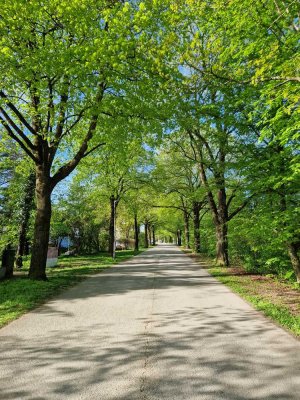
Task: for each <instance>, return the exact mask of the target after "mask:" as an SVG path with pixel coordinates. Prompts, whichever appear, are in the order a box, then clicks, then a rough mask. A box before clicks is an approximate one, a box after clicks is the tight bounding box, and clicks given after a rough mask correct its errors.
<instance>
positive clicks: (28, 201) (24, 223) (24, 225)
mask: <svg viewBox="0 0 300 400" xmlns="http://www.w3.org/2000/svg"><path fill="white" fill-rule="evenodd" d="M34 188H35V173H31V174H30V175H29V177H28V181H27V183H26V186H25V190H24V198H23V204H22V206H21V224H20V230H19V243H18V248H17V253H16V267H17V268H22V266H23V260H22V256H23V255H24V254H25V252H26V246H27V230H28V223H29V218H30V212H31V210H32V208H33V204H34V203H33V200H34Z"/></svg>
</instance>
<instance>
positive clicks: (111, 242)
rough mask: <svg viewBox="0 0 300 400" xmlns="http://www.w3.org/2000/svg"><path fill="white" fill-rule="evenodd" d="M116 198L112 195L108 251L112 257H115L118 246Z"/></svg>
mask: <svg viewBox="0 0 300 400" xmlns="http://www.w3.org/2000/svg"><path fill="white" fill-rule="evenodd" d="M115 225H116V199H115V196H114V195H112V196H111V197H110V221H109V245H108V252H109V254H110V256H111V257H113V258H114V257H115V247H116V237H115V236H116V227H115Z"/></svg>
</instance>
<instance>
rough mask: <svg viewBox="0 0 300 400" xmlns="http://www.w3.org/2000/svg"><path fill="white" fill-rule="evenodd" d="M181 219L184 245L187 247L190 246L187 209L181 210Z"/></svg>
mask: <svg viewBox="0 0 300 400" xmlns="http://www.w3.org/2000/svg"><path fill="white" fill-rule="evenodd" d="M183 219H184V240H185V247H186V248H187V249H190V248H191V244H190V219H189V214H188V212H187V211H184V212H183Z"/></svg>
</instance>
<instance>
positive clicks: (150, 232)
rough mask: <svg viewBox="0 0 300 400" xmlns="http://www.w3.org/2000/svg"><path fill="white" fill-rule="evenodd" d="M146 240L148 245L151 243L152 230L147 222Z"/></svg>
mask: <svg viewBox="0 0 300 400" xmlns="http://www.w3.org/2000/svg"><path fill="white" fill-rule="evenodd" d="M148 242H149V245H151V244H152V231H151V225H150V224H148Z"/></svg>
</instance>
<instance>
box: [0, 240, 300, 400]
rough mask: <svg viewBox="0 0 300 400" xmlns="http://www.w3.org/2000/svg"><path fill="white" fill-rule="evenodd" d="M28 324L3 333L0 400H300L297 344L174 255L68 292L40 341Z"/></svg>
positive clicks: (46, 310)
mask: <svg viewBox="0 0 300 400" xmlns="http://www.w3.org/2000/svg"><path fill="white" fill-rule="evenodd" d="M161 251H166V252H167V253H168V254H169V256H168V257H165V255H164V254H163V255H162V254H159V253H160V252H161ZM151 253H152V254H151ZM153 256H154V257H157V260H156V261H157V262H156V261H155V260H154V259H153ZM26 318H27V316H25V318H23V319H24V323H23V328H24V330H23V331H19V329H18V327H19V328H20V325H18V322H19V323H20V322H21V320H19V321H17V323H15V324H16V325H15V329H14V328H13V327H12V329H9V328H10V327H7V329H4V330H2V331H1V335H0V337H1V368H2V370H0V376H1V380H0V385H1V386H0V387H1V389H0V399H7V400H9V399H24V400H29V399H30V400H41V399H43V400H48V399H49V400H50V399H51V400H52V399H62V398H67V399H71V400H75V399H76V400H77V399H78V400H79V399H85V400H94V399H95V400H96V399H97V400H175V399H176V400H202V399H203V400H204V399H205V400H221V399H222V400H248V399H249V400H250V399H251V400H252V399H264V400H298V399H299V390H300V381H299V376H298V371H299V370H300V356H299V351H300V344H299V342H297V341H296V340H294V339H293V338H292V337H290V336H289V335H288V334H286V333H285V332H283V331H281V330H280V329H277V328H274V326H273V324H272V323H270V322H268V321H267V320H266V319H264V318H263V317H261V316H260V315H259V314H258V313H257V312H256V311H254V310H252V309H251V308H250V307H249V306H248V305H246V304H245V303H244V302H243V301H242V300H239V299H238V298H237V299H236V298H235V296H234V295H233V294H232V293H231V292H230V291H229V290H228V289H226V288H225V287H224V286H223V285H222V284H220V283H218V282H217V281H215V280H214V279H213V278H211V277H210V276H208V275H207V273H206V272H205V271H202V270H201V269H199V266H197V265H195V264H192V263H190V260H189V259H188V258H187V257H185V256H183V255H182V254H181V253H178V251H177V249H176V248H170V249H169V248H167V247H166V248H162V249H161V248H160V249H153V250H151V251H150V252H149V253H146V256H145V255H143V256H141V257H137V258H135V259H134V260H131V261H130V262H127V263H125V264H124V265H123V266H116V267H113V268H112V269H110V270H109V271H105V272H104V273H103V274H101V275H99V276H98V275H97V276H94V277H92V278H91V279H88V280H87V281H85V282H83V283H82V284H80V285H78V286H77V287H76V288H73V289H71V290H68V291H67V292H66V293H65V294H63V295H62V296H60V297H59V298H58V300H56V301H52V302H49V303H48V304H47V305H46V306H43V307H41V308H40V309H38V310H37V311H36V312H35V313H34V314H31V318H32V319H33V320H32V321H31V323H30V324H32V322H37V321H41V323H40V325H42V324H43V323H44V328H43V327H42V326H40V325H36V331H35V334H34V335H32V334H31V336H30V335H29V334H28V333H27V330H26V329H29V325H30V324H29V322H28V324H26ZM28 318H29V316H28ZM29 319H30V318H29Z"/></svg>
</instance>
